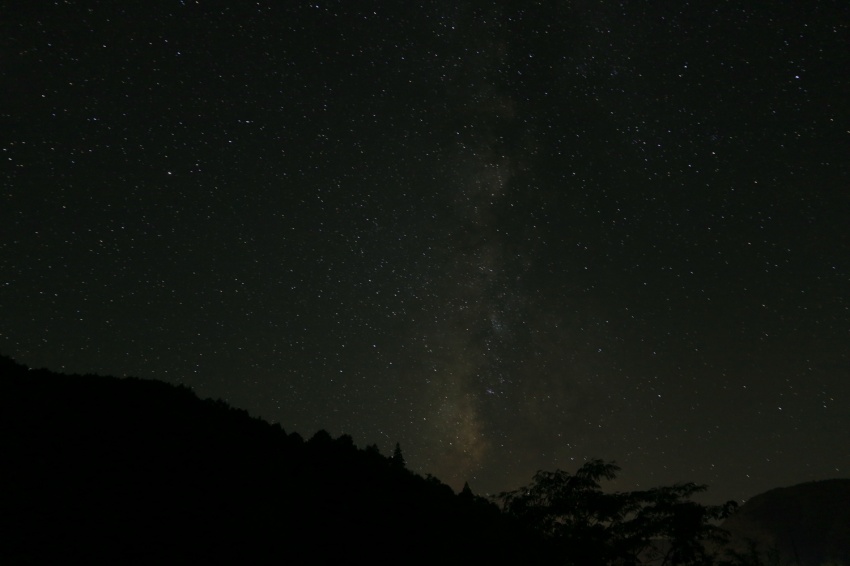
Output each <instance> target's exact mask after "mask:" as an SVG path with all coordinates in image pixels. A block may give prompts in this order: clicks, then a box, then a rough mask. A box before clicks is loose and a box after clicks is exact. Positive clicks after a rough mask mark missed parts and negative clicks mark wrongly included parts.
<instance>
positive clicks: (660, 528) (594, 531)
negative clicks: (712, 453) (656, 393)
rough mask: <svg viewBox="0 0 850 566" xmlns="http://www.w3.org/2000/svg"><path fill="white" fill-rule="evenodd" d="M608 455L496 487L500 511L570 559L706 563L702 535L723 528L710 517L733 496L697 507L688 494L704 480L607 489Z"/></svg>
mask: <svg viewBox="0 0 850 566" xmlns="http://www.w3.org/2000/svg"><path fill="white" fill-rule="evenodd" d="M619 470H620V467H619V466H617V465H616V464H615V463H613V462H603V461H602V460H591V461H589V462H586V463H585V464H584V465H582V466H581V467H580V468H579V469H578V471H576V473H575V474H570V473H569V472H565V471H563V470H556V471H554V472H546V471H539V472H537V474H535V476H534V478H533V480H532V483H531V485H529V486H526V487H522V488H520V489H517V490H514V491H509V492H503V493H500V494H499V495H497V496H496V498H497V499H498V500H501V502H502V505H503V510H504V512H506V513H508V514H509V515H512V516H514V517H516V518H518V519H520V520H521V521H523V522H524V523H525V524H527V525H529V526H531V527H532V528H534V529H535V530H536V531H537V532H539V533H541V534H542V535H543V536H544V537H546V538H547V539H548V540H550V541H552V542H553V543H554V544H556V545H557V546H558V547H560V548H562V550H563V552H564V554H565V555H566V556H567V557H568V558H569V560H570V561H571V562H573V563H576V564H587V565H591V564H600V565H601V564H611V563H618V564H624V565H632V564H641V563H646V562H647V561H653V562H655V563H658V564H662V565H666V564H679V565H691V564H693V565H696V564H706V563H710V561H711V559H712V557H711V556H710V552H709V551H708V550H707V549H706V545H705V543H706V542H718V541H721V540H722V538H723V534H724V532H723V531H722V529H720V528H719V527H717V526H715V525H714V524H713V522H714V521H716V520H718V519H721V518H723V517H726V516H727V515H728V514H729V513H730V512H731V511H732V510H733V509H734V503H733V502H729V503H727V504H726V505H722V506H704V505H700V504H698V503H696V502H693V501H691V500H690V497H691V496H692V495H694V494H695V493H698V492H701V491H704V490H705V486H702V485H696V484H693V483H688V484H680V485H674V486H669V487H659V488H655V489H651V490H647V491H633V492H624V493H620V492H615V493H606V492H604V491H602V489H601V487H600V484H599V482H600V480H603V479H606V480H611V479H614V478H615V477H616V473H617V472H618V471H619Z"/></svg>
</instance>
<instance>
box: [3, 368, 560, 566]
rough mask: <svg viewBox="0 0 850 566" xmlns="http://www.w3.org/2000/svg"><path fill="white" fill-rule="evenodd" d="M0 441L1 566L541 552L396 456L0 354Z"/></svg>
mask: <svg viewBox="0 0 850 566" xmlns="http://www.w3.org/2000/svg"><path fill="white" fill-rule="evenodd" d="M0 449H2V455H1V456H0V477H2V482H0V506H1V507H0V509H2V512H0V532H2V535H0V563H3V564H60V563H61V564H67V563H75V564H76V563H79V564H106V563H109V564H216V563H218V564H265V563H274V564H354V563H357V564H369V563H378V564H384V563H393V562H397V563H404V564H470V563H473V564H474V563H484V562H491V563H517V564H534V563H542V560H540V556H542V554H541V553H542V552H543V548H544V546H542V545H541V544H540V540H539V539H538V538H537V537H536V536H535V535H534V534H533V533H531V532H529V531H527V530H525V529H524V528H522V527H521V526H520V525H518V524H516V523H515V522H513V521H512V520H511V519H510V518H509V517H507V516H505V515H504V514H502V513H500V512H499V510H498V508H497V507H496V506H495V505H494V504H492V503H490V502H489V501H487V500H485V499H483V498H480V497H476V496H474V495H473V494H472V493H471V492H470V491H469V490H468V489H466V490H464V491H463V492H462V493H461V494H459V495H456V494H455V493H454V492H453V491H452V489H451V488H449V487H448V486H446V485H444V484H443V483H441V482H440V481H439V480H437V479H436V478H432V477H429V478H427V479H426V478H422V477H420V476H418V475H416V474H414V473H412V472H410V471H409V470H407V469H406V468H405V467H404V463H403V459H402V458H401V457H397V458H388V457H385V456H383V455H381V454H380V453H379V451H378V449H377V447H375V446H372V447H367V448H366V449H362V450H361V449H358V448H356V447H355V445H354V443H353V440H352V438H351V437H349V436H342V437H340V438H337V439H333V438H331V437H330V435H328V433H326V432H324V431H320V432H318V433H316V434H315V435H314V436H313V437H312V438H311V439H310V440H309V441H306V442H305V441H304V440H303V439H302V438H301V437H300V436H299V435H298V434H296V433H291V434H287V433H286V432H285V431H284V430H283V429H282V428H281V427H280V426H277V425H270V424H268V423H266V422H264V421H261V420H259V419H255V418H251V417H250V416H249V415H248V414H247V413H246V412H245V411H240V410H236V409H233V408H231V407H229V406H228V405H227V404H226V403H224V402H223V401H212V400H206V401H202V400H200V399H199V398H198V397H197V396H196V395H195V394H194V393H193V392H192V391H191V390H189V389H187V388H185V387H176V386H173V385H169V384H166V383H163V382H159V381H149V380H140V379H132V378H130V379H117V378H112V377H100V376H93V375H83V376H80V375H73V376H69V375H61V374H56V373H53V372H50V371H46V370H30V369H28V368H26V367H24V366H22V365H19V364H17V363H15V362H14V361H13V360H10V359H9V358H2V357H0ZM399 456H400V454H399Z"/></svg>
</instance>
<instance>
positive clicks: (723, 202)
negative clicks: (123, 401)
mask: <svg viewBox="0 0 850 566" xmlns="http://www.w3.org/2000/svg"><path fill="white" fill-rule="evenodd" d="M744 6H748V7H744ZM0 81H2V83H1V84H2V88H0V159H2V164H1V165H0V183H2V185H0V188H2V190H1V191H0V352H2V353H3V354H4V355H7V356H10V357H13V358H15V359H16V360H18V361H19V362H21V363H25V364H27V365H29V366H31V367H48V368H50V369H53V370H56V371H62V372H68V373H74V372H76V373H99V374H109V375H116V376H137V377H143V378H157V379H162V380H165V381H169V382H172V383H183V384H186V385H188V386H190V387H192V388H193V389H194V390H195V391H196V392H197V393H198V395H199V396H201V397H213V398H219V397H220V398H222V399H224V400H226V401H227V402H228V403H230V404H231V405H233V406H236V407H239V408H244V409H246V410H248V411H249V413H250V414H252V415H255V416H260V417H262V418H264V419H266V420H268V421H270V422H279V423H280V424H281V425H282V426H283V427H284V428H285V429H286V430H287V431H290V432H291V431H297V432H299V433H300V434H302V435H303V436H305V437H310V436H312V434H313V433H314V432H315V431H317V430H319V429H326V430H327V431H328V432H330V433H331V435H332V436H338V435H340V434H343V433H347V434H351V435H352V436H353V437H354V441H355V443H356V444H358V445H359V446H361V447H364V446H366V445H367V444H372V443H377V444H378V446H379V447H380V448H381V450H382V452H383V453H384V454H389V453H391V451H392V447H393V446H394V445H395V443H396V442H400V443H401V446H402V448H403V450H404V454H405V457H406V459H407V461H408V465H409V467H410V468H411V469H413V470H414V471H417V472H419V473H421V474H426V473H431V474H433V475H435V476H437V477H438V478H440V479H441V480H443V481H445V482H447V483H449V484H450V485H452V486H453V487H454V488H456V489H457V488H460V487H461V486H462V485H463V482H464V481H465V480H468V481H469V484H470V486H471V487H472V489H473V490H474V491H475V492H477V493H493V492H497V491H501V490H505V489H513V488H515V487H517V486H519V485H521V484H525V483H528V482H529V481H530V479H531V476H532V475H533V473H534V472H535V471H536V470H538V469H547V470H553V469H555V468H562V469H566V470H570V471H573V470H575V469H576V468H577V467H578V466H579V465H580V464H581V463H582V461H583V460H584V459H586V458H594V457H598V458H603V459H606V460H616V461H617V462H618V463H619V464H620V465H621V466H622V467H623V471H622V473H621V475H620V477H619V478H618V480H617V481H616V482H614V483H613V484H611V487H612V488H614V489H634V488H637V487H651V486H656V485H665V484H670V483H674V482H679V481H694V482H698V483H707V484H709V486H710V490H709V496H708V499H709V500H712V501H720V500H725V499H738V500H741V499H745V498H748V497H750V496H752V495H755V494H756V493H759V492H761V491H764V490H766V489H769V488H773V487H778V486H782V485H791V484H794V483H799V482H803V481H808V480H815V479H825V478H831V477H848V476H850V5H848V4H847V2H846V1H845V0H836V1H834V2H827V1H822V2H818V1H811V2H791V1H787V2H786V1H783V2H780V1H776V2H753V3H745V2H732V1H730V2H725V1H711V2H709V1H705V2H702V1H696V2H690V3H688V2H666V3H665V2H637V1H630V2H614V1H610V2H609V1H591V0H576V1H572V2H568V1H564V2H554V1H553V2H532V1H522V2H521V1H516V2H507V1H502V2H463V1H460V2H456V1H448V0H446V1H435V0H432V1H425V2H413V1H408V0H405V1H389V0H388V1H383V2H367V1H363V2H360V1H353V0H352V1H346V2H342V1H316V2H310V3H308V2H294V1H291V0H259V1H251V2H248V1H235V0H234V1H230V2H224V1H220V0H215V1H212V0H211V1H205V0H197V1H194V0H185V1H180V0H145V1H141V0H138V1H135V0H131V1H126V2H116V1H112V0H109V1H106V0H57V1H55V2H54V1H32V2H30V1H27V2H13V1H10V0H0Z"/></svg>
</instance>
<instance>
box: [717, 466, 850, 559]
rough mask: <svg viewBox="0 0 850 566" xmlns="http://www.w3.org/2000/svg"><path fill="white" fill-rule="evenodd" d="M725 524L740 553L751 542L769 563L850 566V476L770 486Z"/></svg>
mask: <svg viewBox="0 0 850 566" xmlns="http://www.w3.org/2000/svg"><path fill="white" fill-rule="evenodd" d="M723 528H725V529H727V530H728V531H730V532H731V533H732V535H733V539H732V544H733V547H735V548H736V549H738V550H739V551H746V550H747V547H748V544H749V543H748V542H747V541H748V540H750V541H753V542H754V543H755V544H757V546H758V550H759V551H760V552H761V555H762V557H763V559H764V561H765V563H767V564H771V563H778V564H781V565H783V566H784V565H786V564H788V565H792V564H793V565H799V566H823V565H835V566H838V565H841V566H850V479H833V480H824V481H816V482H808V483H803V484H799V485H795V486H793V487H785V488H778V489H772V490H770V491H767V492H765V493H762V494H760V495H757V496H755V497H753V498H752V499H750V500H748V501H747V502H746V503H745V504H744V505H742V506H741V507H740V508H739V509H738V511H737V512H736V513H735V514H734V515H733V516H731V517H730V518H728V519H727V520H726V521H725V522H724V523H723ZM771 555H773V556H772V558H771ZM773 560H776V561H778V562H773Z"/></svg>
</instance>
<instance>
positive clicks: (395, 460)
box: [390, 442, 407, 468]
mask: <svg viewBox="0 0 850 566" xmlns="http://www.w3.org/2000/svg"><path fill="white" fill-rule="evenodd" d="M390 460H391V461H392V464H393V466H395V467H397V468H405V467H407V462H405V460H404V455H403V454H402V453H401V444H399V443H398V442H396V443H395V448H394V449H393V455H392V458H391V459H390Z"/></svg>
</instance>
